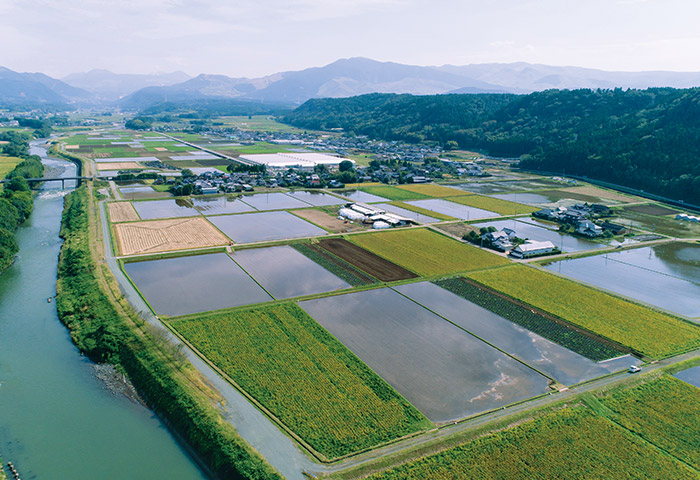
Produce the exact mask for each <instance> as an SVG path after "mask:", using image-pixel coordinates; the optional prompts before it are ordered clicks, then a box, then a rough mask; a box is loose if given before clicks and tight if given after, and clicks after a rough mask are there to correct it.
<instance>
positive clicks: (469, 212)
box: [406, 199, 500, 220]
mask: <svg viewBox="0 0 700 480" xmlns="http://www.w3.org/2000/svg"><path fill="white" fill-rule="evenodd" d="M406 203H408V204H409V205H413V206H414V207H419V208H424V209H426V210H431V211H433V212H437V213H441V214H443V215H448V216H450V217H454V218H459V219H462V220H474V219H477V218H492V217H500V215H499V214H498V213H495V212H490V211H488V210H483V209H481V208H476V207H469V206H467V205H462V204H459V203H454V202H450V201H448V200H442V199H429V200H413V201H410V202H406Z"/></svg>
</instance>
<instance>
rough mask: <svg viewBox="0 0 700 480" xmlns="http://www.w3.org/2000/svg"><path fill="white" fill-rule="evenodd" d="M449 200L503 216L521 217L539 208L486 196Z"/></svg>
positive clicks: (452, 198) (469, 196)
mask: <svg viewBox="0 0 700 480" xmlns="http://www.w3.org/2000/svg"><path fill="white" fill-rule="evenodd" d="M447 200H449V201H451V202H455V203H459V204H462V205H467V206H469V207H475V208H481V209H485V210H486V211H491V212H496V213H499V214H501V215H520V214H522V213H531V212H534V211H535V210H537V208H535V207H532V206H530V205H523V204H522V203H515V202H509V201H507V200H501V199H498V198H492V197H487V196H485V195H467V196H462V197H450V198H448V199H447Z"/></svg>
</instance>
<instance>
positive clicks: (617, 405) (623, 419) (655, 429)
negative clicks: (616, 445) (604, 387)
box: [601, 375, 700, 470]
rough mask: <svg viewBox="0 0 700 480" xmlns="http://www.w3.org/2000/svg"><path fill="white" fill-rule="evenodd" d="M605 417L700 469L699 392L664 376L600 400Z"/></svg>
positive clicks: (692, 387) (688, 385)
mask: <svg viewBox="0 0 700 480" xmlns="http://www.w3.org/2000/svg"><path fill="white" fill-rule="evenodd" d="M601 403H602V404H603V406H604V407H606V408H607V409H608V410H609V411H608V412H604V413H605V414H606V416H608V417H610V418H611V419H612V420H613V421H615V422H617V423H619V424H620V425H622V426H623V427H625V428H626V429H628V430H630V431H632V432H634V433H636V434H637V435H639V436H640V437H642V438H643V439H644V440H646V441H647V442H651V443H653V444H654V445H656V446H658V447H661V448H663V449H664V450H665V451H667V452H669V453H670V454H671V455H673V456H674V457H676V458H679V459H681V460H683V461H684V462H686V463H688V464H689V465H692V466H693V467H695V468H696V469H698V470H700V431H699V430H700V392H699V391H698V389H697V387H694V386H693V385H690V384H688V383H685V382H683V381H681V380H678V379H677V378H674V377H671V376H668V375H664V376H662V377H660V378H657V379H655V380H653V381H650V382H646V383H642V384H639V385H636V386H634V387H631V388H627V389H617V390H614V391H613V392H611V393H610V394H608V395H606V396H605V397H604V398H602V399H601Z"/></svg>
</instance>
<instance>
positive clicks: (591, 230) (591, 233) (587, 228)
mask: <svg viewBox="0 0 700 480" xmlns="http://www.w3.org/2000/svg"><path fill="white" fill-rule="evenodd" d="M576 233H580V234H581V235H585V236H587V237H597V236H598V235H602V234H603V229H602V228H601V227H600V226H598V225H596V224H595V223H593V222H591V221H590V220H582V221H580V222H579V223H578V225H577V226H576Z"/></svg>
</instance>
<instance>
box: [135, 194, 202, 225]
mask: <svg viewBox="0 0 700 480" xmlns="http://www.w3.org/2000/svg"><path fill="white" fill-rule="evenodd" d="M134 208H135V209H136V211H137V212H138V213H139V216H140V217H141V218H143V219H144V220H153V219H154V218H174V217H194V216H197V215H199V212H198V211H197V210H195V208H194V207H193V206H192V202H191V201H190V200H189V199H184V198H174V199H169V200H154V201H148V202H134Z"/></svg>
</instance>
